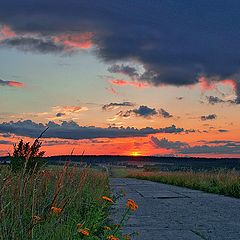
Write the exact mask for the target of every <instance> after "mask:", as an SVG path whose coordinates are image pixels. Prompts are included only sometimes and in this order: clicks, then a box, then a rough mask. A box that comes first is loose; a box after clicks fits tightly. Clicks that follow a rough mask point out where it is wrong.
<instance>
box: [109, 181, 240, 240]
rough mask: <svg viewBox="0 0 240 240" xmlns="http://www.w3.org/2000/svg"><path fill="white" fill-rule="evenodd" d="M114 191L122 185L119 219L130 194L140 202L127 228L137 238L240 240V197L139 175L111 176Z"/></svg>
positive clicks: (114, 212)
mask: <svg viewBox="0 0 240 240" xmlns="http://www.w3.org/2000/svg"><path fill="white" fill-rule="evenodd" d="M110 185H111V188H112V191H113V192H115V193H116V192H118V191H120V190H122V189H124V190H125V191H126V194H127V196H126V198H121V199H119V200H118V203H117V204H116V206H115V207H114V209H113V210H112V220H113V221H114V222H115V223H118V221H119V219H120V218H121V215H122V212H123V211H124V209H125V205H126V201H127V199H128V198H132V199H134V200H135V201H136V202H137V203H138V204H139V209H138V210H137V211H136V212H135V213H134V214H133V215H132V216H131V217H130V219H129V221H128V223H127V224H126V226H125V228H124V231H125V232H126V233H131V232H138V235H137V236H135V237H134V238H133V239H136V240H145V239H146V240H149V239H152V240H162V239H163V240H164V239H169V240H178V239H179V240H180V239H181V240H188V239H189V240H190V239H192V240H195V239H196V240H199V239H207V240H225V239H227V240H228V239H229V240H230V239H231V240H240V200H239V199H235V198H230V197H224V196H220V195H216V194H209V193H204V192H201V191H196V190H191V189H186V188H181V187H176V186H171V185H166V184H161V183H154V182H150V181H144V180H136V179H122V178H118V179H117V178H115V179H110Z"/></svg>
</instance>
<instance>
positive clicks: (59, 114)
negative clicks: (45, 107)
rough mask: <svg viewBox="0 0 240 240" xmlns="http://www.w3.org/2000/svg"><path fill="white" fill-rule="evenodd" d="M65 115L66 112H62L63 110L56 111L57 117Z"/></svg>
mask: <svg viewBox="0 0 240 240" xmlns="http://www.w3.org/2000/svg"><path fill="white" fill-rule="evenodd" d="M65 115H66V114H65V113H61V112H59V113H56V117H62V116H65Z"/></svg>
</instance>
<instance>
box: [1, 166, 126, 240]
mask: <svg viewBox="0 0 240 240" xmlns="http://www.w3.org/2000/svg"><path fill="white" fill-rule="evenodd" d="M109 196H110V193H109V186H108V176H107V175H106V173H104V172H101V171H96V170H91V169H90V168H86V167H85V168H79V167H69V166H67V165H65V166H63V167H48V168H46V169H43V170H40V171H38V172H37V173H35V174H32V175H28V174H24V173H23V172H21V173H18V174H13V173H11V172H10V171H9V169H8V168H7V167H6V166H0V239H1V240H3V239H8V240H15V239H19V240H22V239H42V240H46V239H52V240H55V239H56V240H60V239H65V240H67V239H69V240H70V239H71V240H74V239H110V240H117V239H123V238H122V236H121V233H120V231H119V229H120V228H119V226H118V225H116V226H115V225H111V226H110V225H109V226H106V224H107V223H108V221H107V218H108V210H109V206H110V205H111V204H112V202H111V201H112V199H111V198H109V199H108V197H109ZM120 220H121V219H120ZM120 220H119V221H120ZM114 226H115V228H114ZM113 234H114V235H113Z"/></svg>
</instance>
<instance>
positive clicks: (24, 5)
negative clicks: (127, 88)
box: [0, 0, 240, 103]
mask: <svg viewBox="0 0 240 240" xmlns="http://www.w3.org/2000/svg"><path fill="white" fill-rule="evenodd" d="M239 8H240V2H239V1H238V0H231V1H226V0H218V1H209V0H201V1H199V0H192V1H188V0H182V1H161V0H159V1H146V0H138V1H136V0H129V1H122V0H116V1H108V0H101V1H95V0H89V1H85V0H78V1H76V0H68V1H64V0H52V1H49V0H35V1H29V0H22V1H18V0H3V1H1V8H0V16H1V17H0V22H1V23H2V24H6V25H8V26H10V27H11V28H12V29H13V30H14V31H16V32H17V33H18V32H26V33H38V34H42V35H44V36H49V35H55V34H62V33H84V32H93V33H94V38H93V42H94V44H95V45H96V47H97V48H96V49H97V55H98V56H99V57H101V58H102V59H104V60H105V61H106V62H110V63H111V64H112V63H114V62H115V61H116V62H117V61H128V62H129V61H131V60H134V61H136V62H140V63H142V64H143V65H144V68H145V70H146V71H145V73H144V74H143V75H142V76H140V78H139V80H141V81H147V82H149V83H151V84H153V85H156V86H158V85H161V84H170V85H175V86H182V85H189V84H195V83H197V82H198V78H199V76H205V77H207V78H208V81H213V80H215V81H220V80H222V79H226V78H227V79H234V80H235V82H236V93H237V99H236V103H240V82H239V72H240V65H239V62H240V48H239V42H240V34H239V27H240V18H239V11H238V9H239ZM30 44H32V43H31V42H30ZM34 49H35V48H34ZM34 49H33V50H34ZM41 49H42V47H41ZM44 49H45V48H44ZM47 49H49V51H50V52H52V50H53V52H55V51H58V50H57V49H55V47H54V46H50V47H47Z"/></svg>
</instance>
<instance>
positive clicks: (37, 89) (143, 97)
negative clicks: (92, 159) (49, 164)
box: [0, 0, 240, 157]
mask: <svg viewBox="0 0 240 240" xmlns="http://www.w3.org/2000/svg"><path fill="white" fill-rule="evenodd" d="M239 13H240V2H239V1H237V0H231V1H226V0H213V1H209V0H201V1H199V0H191V1H188V0H181V1H178V0H175V1H174V0H171V1H170V0H111V1H110V0H98V1H96V0H88V1H83V0H68V1H66V0H65V1H64V0H58V1H56V0H51V1H49V0H35V1H33V0H21V1H19V0H3V1H1V6H0V156H3V155H7V154H8V152H11V151H12V148H13V147H12V145H13V143H16V142H17V141H19V140H20V139H24V140H26V141H31V142H32V141H33V139H34V138H35V137H38V136H39V134H40V133H41V132H42V131H43V130H44V129H45V128H46V127H47V126H48V127H49V129H48V130H47V132H46V133H45V134H44V136H43V138H42V145H43V149H44V150H45V151H46V155H62V154H70V153H71V151H72V150H73V149H74V154H81V153H82V152H83V151H84V152H85V154H97V155H98V154H106V155H108V154H112V155H134V156H137V155H156V156H199V157H200V156H203V157H240V134H239V132H240V121H239V119H240V47H239V44H240V17H239Z"/></svg>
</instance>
